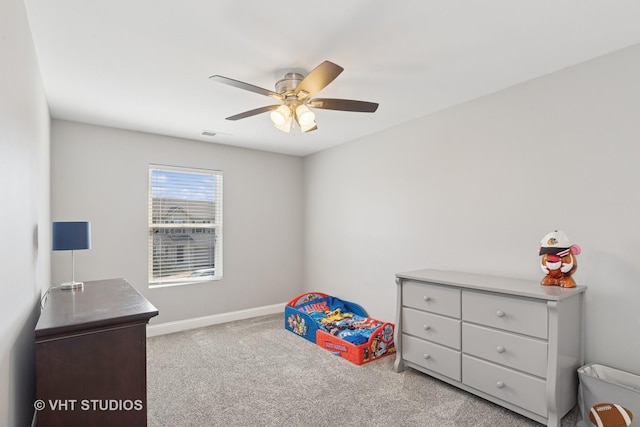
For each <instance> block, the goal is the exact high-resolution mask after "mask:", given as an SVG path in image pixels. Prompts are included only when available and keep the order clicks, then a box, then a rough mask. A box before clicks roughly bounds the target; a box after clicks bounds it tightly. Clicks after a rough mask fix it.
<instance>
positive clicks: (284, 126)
mask: <svg viewBox="0 0 640 427" xmlns="http://www.w3.org/2000/svg"><path fill="white" fill-rule="evenodd" d="M343 70H344V68H342V67H341V66H339V65H336V64H334V63H333V62H330V61H324V62H323V63H322V64H320V65H318V66H317V67H316V68H314V69H313V70H311V72H310V73H309V74H307V76H306V77H305V76H304V75H303V74H300V73H286V74H285V75H284V78H282V79H281V80H278V82H277V83H276V85H275V88H276V90H275V92H274V91H271V90H269V89H264V88H261V87H258V86H254V85H252V84H249V83H245V82H241V81H238V80H234V79H230V78H228V77H224V76H218V75H215V76H211V77H209V78H210V79H211V80H214V81H217V82H220V83H224V84H226V85H229V86H234V87H237V88H240V89H244V90H248V91H251V92H255V93H259V94H261V95H265V96H270V97H272V98H275V99H276V100H278V101H280V104H275V105H267V106H264V107H260V108H256V109H254V110H249V111H245V112H244V113H240V114H236V115H234V116H230V117H227V120H240V119H245V118H247V117H251V116H255V115H257V114H261V113H266V112H268V111H270V112H271V115H270V116H271V120H272V121H273V124H274V125H275V127H276V128H278V129H279V130H281V131H283V132H290V131H291V127H292V124H293V122H294V121H295V122H296V123H297V124H298V126H299V127H300V130H302V132H310V131H313V130H316V129H318V126H317V125H316V118H315V114H314V113H313V111H311V109H309V107H311V108H321V109H325V110H339V111H355V112H360V113H373V112H375V111H376V110H377V109H378V104H377V103H375V102H366V101H355V100H353V99H333V98H312V97H313V96H314V95H315V94H316V93H318V92H320V91H321V90H322V89H324V88H325V87H326V86H327V85H328V84H329V83H331V82H332V81H333V80H334V79H335V78H336V77H338V75H339V74H340V73H342V71H343Z"/></svg>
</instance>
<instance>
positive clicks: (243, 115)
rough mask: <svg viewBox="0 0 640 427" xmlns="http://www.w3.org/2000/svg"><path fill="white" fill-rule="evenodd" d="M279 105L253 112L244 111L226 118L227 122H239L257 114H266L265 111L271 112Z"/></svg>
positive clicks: (268, 106) (257, 109)
mask: <svg viewBox="0 0 640 427" xmlns="http://www.w3.org/2000/svg"><path fill="white" fill-rule="evenodd" d="M279 106H280V105H267V106H266V107H260V108H256V109H255V110H249V111H245V112H244V113H240V114H236V115H235V116H230V117H227V120H240V119H246V118H247V117H251V116H255V115H257V114H262V113H266V112H267V111H273V110H275V109H276V108H278V107H279Z"/></svg>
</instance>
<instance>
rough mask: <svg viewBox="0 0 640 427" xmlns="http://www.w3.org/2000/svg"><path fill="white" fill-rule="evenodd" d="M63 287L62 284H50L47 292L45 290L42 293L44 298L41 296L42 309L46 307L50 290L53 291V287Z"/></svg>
mask: <svg viewBox="0 0 640 427" xmlns="http://www.w3.org/2000/svg"><path fill="white" fill-rule="evenodd" d="M61 287H62V285H56V286H50V287H49V289H47V292H45V293H44V295H42V298H40V310H43V309H44V304H45V303H46V302H47V297H48V296H49V292H51V291H52V290H53V289H58V288H61Z"/></svg>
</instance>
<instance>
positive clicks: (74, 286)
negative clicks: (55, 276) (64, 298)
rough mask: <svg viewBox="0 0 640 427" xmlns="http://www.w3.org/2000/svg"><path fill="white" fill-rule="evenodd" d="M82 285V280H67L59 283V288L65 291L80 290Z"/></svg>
mask: <svg viewBox="0 0 640 427" xmlns="http://www.w3.org/2000/svg"><path fill="white" fill-rule="evenodd" d="M83 287H84V283H83V282H67V283H63V284H61V285H60V289H64V290H67V291H81V290H82V288H83Z"/></svg>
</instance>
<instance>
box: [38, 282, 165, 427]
mask: <svg viewBox="0 0 640 427" xmlns="http://www.w3.org/2000/svg"><path fill="white" fill-rule="evenodd" d="M157 314H158V310H157V309H156V308H155V307H154V306H153V305H152V304H151V303H149V301H147V300H146V299H145V298H144V297H143V296H142V295H140V294H139V293H138V291H136V290H135V289H134V288H133V287H132V286H131V285H130V284H129V283H127V282H126V281H125V280H124V279H110V280H98V281H92V282H85V283H84V289H83V290H80V291H70V290H62V289H53V290H51V292H50V293H49V296H48V298H47V302H46V305H45V306H44V309H43V310H42V313H41V314H40V319H39V320H38V323H37V325H36V329H35V339H36V394H37V399H38V400H36V402H35V405H34V406H35V408H36V409H37V410H38V412H37V425H38V426H39V427H49V426H146V425H147V350H146V337H147V333H146V325H147V323H148V322H149V319H150V318H152V317H153V316H156V315H157Z"/></svg>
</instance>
